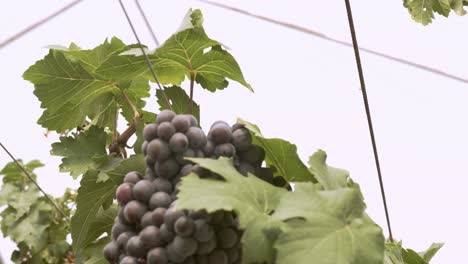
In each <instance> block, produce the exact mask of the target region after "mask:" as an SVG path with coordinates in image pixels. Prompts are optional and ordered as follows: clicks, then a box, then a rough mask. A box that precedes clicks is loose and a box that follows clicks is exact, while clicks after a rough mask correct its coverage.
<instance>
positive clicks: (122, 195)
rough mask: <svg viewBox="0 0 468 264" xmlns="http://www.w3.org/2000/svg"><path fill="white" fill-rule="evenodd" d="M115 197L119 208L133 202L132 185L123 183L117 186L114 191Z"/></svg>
mask: <svg viewBox="0 0 468 264" xmlns="http://www.w3.org/2000/svg"><path fill="white" fill-rule="evenodd" d="M115 197H116V198H117V202H118V203H119V204H120V205H121V206H123V205H126V204H127V203H128V202H130V201H131V200H133V184H131V183H126V182H124V183H122V184H121V185H119V187H118V188H117V190H116V191H115Z"/></svg>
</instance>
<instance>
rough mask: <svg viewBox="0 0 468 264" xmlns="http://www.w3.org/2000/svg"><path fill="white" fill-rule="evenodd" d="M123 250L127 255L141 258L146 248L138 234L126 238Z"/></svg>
mask: <svg viewBox="0 0 468 264" xmlns="http://www.w3.org/2000/svg"><path fill="white" fill-rule="evenodd" d="M125 251H126V252H127V254H128V255H130V256H133V257H137V258H141V257H144V256H145V255H146V250H145V248H144V247H143V243H142V242H141V239H140V237H139V236H133V237H131V238H130V239H129V240H128V242H127V246H126V247H125Z"/></svg>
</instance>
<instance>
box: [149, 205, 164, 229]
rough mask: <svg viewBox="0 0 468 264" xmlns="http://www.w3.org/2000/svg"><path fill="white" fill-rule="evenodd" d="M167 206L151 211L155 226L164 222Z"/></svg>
mask: <svg viewBox="0 0 468 264" xmlns="http://www.w3.org/2000/svg"><path fill="white" fill-rule="evenodd" d="M166 210H167V209H166V208H163V207H158V208H156V209H154V210H153V211H152V213H151V217H152V219H153V223H154V225H155V226H157V227H160V226H161V225H162V224H163V223H164V215H165V214H166Z"/></svg>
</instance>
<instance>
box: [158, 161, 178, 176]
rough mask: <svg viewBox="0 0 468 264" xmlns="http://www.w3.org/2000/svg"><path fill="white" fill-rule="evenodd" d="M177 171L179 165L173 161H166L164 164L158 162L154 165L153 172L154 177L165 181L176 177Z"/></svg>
mask: <svg viewBox="0 0 468 264" xmlns="http://www.w3.org/2000/svg"><path fill="white" fill-rule="evenodd" d="M179 170H180V165H179V163H177V161H176V160H175V159H168V160H166V161H164V162H158V163H156V165H154V171H155V172H156V175H158V176H159V177H163V178H166V179H171V178H173V177H174V176H175V175H177V173H178V172H179Z"/></svg>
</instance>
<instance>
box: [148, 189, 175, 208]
mask: <svg viewBox="0 0 468 264" xmlns="http://www.w3.org/2000/svg"><path fill="white" fill-rule="evenodd" d="M171 202H172V199H171V196H170V195H169V194H167V193H166V192H156V193H154V194H153V195H152V196H151V199H150V201H149V207H150V209H151V210H153V209H156V208H158V207H163V208H168V207H169V205H170V204H171Z"/></svg>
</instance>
